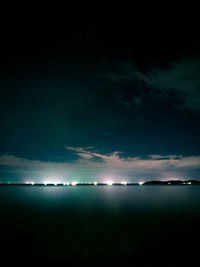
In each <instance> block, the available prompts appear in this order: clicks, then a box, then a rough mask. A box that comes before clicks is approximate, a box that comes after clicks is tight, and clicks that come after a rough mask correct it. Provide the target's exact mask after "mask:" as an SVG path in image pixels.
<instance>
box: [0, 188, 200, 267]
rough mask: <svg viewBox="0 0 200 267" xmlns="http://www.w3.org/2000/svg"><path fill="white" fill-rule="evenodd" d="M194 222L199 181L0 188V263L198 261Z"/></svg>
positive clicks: (199, 218) (198, 214)
mask: <svg viewBox="0 0 200 267" xmlns="http://www.w3.org/2000/svg"><path fill="white" fill-rule="evenodd" d="M199 226H200V186H198V185H189V186H179V185H172V186H160V185H149V186H102V187H101V186H92V187H91V186H84V187H81V186H70V187H69V186H68V187H67V186H66V187H56V186H53V187H48V186H46V187H45V186H41V187H40V186H16V187H15V186H2V187H0V242H1V249H0V262H5V263H10V261H13V260H14V261H15V262H19V263H27V264H28V263H33V262H35V263H42V262H45V263H47V264H50V263H52V264H54V266H55V264H57V265H59V264H60V265H63V266H70V265H71V266H72V265H73V266H105V265H108V266H111V265H113V266H126V265H127V266H128V265H129V266H183V264H186V266H199V265H198V264H197V265H193V262H194V264H195V262H196V259H198V256H199V253H200V252H199V248H200V230H199ZM179 264H180V265H179ZM1 266H4V265H1Z"/></svg>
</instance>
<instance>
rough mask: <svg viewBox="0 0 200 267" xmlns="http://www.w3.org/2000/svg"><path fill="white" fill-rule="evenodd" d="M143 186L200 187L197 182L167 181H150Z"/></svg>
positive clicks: (199, 183) (199, 182)
mask: <svg viewBox="0 0 200 267" xmlns="http://www.w3.org/2000/svg"><path fill="white" fill-rule="evenodd" d="M143 185H200V181H197V180H186V181H184V180H167V181H149V182H145V183H144V184H143Z"/></svg>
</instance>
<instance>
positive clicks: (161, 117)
mask: <svg viewBox="0 0 200 267" xmlns="http://www.w3.org/2000/svg"><path fill="white" fill-rule="evenodd" d="M122 2H123V3H122ZM124 2H125V1H109V3H106V1H93V4H91V3H90V5H87V3H86V2H84V3H82V4H81V5H80V4H79V3H78V2H76V1H74V2H73V4H72V3H71V4H68V5H67V6H66V7H61V6H59V5H58V4H57V5H56V6H55V3H54V5H53V4H50V3H49V4H48V5H46V4H44V5H43V6H42V4H41V3H40V4H38V5H37V4H36V3H34V4H33V5H32V4H31V3H29V5H27V6H24V4H23V5H20V4H19V3H17V4H16V3H15V4H13V3H12V1H11V2H10V3H9V4H7V6H5V7H3V9H2V15H1V22H0V33H1V51H0V54H1V65H0V88H1V97H0V129H1V130H0V181H2V182H7V181H15V182H23V181H38V182H41V181H44V180H48V181H55V180H56V181H61V182H62V181H63V182H64V181H72V180H76V181H78V182H86V181H105V180H107V179H109V180H113V181H116V182H117V181H121V180H126V181H129V182H137V181H141V180H142V181H146V180H152V179H171V178H176V179H197V180H198V179H200V174H199V171H200V116H199V115H200V41H199V40H198V36H199V31H198V29H196V28H197V21H198V16H197V15H198V14H196V12H195V7H194V9H193V10H192V9H190V8H187V12H183V11H182V10H180V9H177V10H175V7H173V8H172V7H168V8H167V9H166V8H165V7H164V6H163V7H162V9H161V10H163V11H162V12H161V11H159V12H157V10H156V9H154V7H152V6H151V11H150V9H149V8H150V5H149V6H147V5H146V6H142V5H141V6H140V7H139V6H136V5H135V6H134V7H131V6H128V5H127V4H125V3H124ZM152 10H153V11H152ZM164 11H166V12H165V14H164Z"/></svg>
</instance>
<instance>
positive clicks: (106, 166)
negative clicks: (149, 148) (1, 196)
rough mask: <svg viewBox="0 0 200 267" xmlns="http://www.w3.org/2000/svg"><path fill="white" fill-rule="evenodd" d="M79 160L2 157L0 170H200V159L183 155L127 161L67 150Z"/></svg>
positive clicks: (79, 149) (77, 149) (84, 150)
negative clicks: (54, 160)
mask: <svg viewBox="0 0 200 267" xmlns="http://www.w3.org/2000/svg"><path fill="white" fill-rule="evenodd" d="M65 148H66V149H67V150H70V151H72V152H73V153H75V154H76V156H78V158H77V159H76V160H74V161H70V162H67V161H66V162H45V161H40V160H30V159H26V158H22V157H17V156H14V155H7V154H4V155H1V156H0V166H7V167H14V168H17V169H23V170H24V169H29V168H30V169H34V170H36V171H37V170H42V169H48V170H52V171H55V170H56V171H71V172H73V171H76V170H79V171H80V172H81V171H83V172H85V171H88V172H90V171H93V172H106V171H108V172H112V171H113V172H115V173H116V172H119V173H120V172H126V171H128V172H133V173H134V172H138V173H141V174H142V173H147V172H152V171H155V172H156V171H158V172H162V171H167V170H175V171H178V170H184V169H185V170H195V169H200V156H182V155H166V156H165V155H149V156H147V157H144V158H142V157H125V156H124V155H123V153H122V152H120V151H114V152H112V153H109V154H103V153H100V152H98V151H96V150H95V149H94V148H92V147H86V148H84V147H72V146H66V147H65Z"/></svg>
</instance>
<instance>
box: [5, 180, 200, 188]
mask: <svg viewBox="0 0 200 267" xmlns="http://www.w3.org/2000/svg"><path fill="white" fill-rule="evenodd" d="M141 185H142V186H143V185H166V186H170V185H180V186H183V185H200V181H198V180H167V181H160V180H159V181H155V180H152V181H147V182H139V183H128V182H127V183H126V182H122V183H106V182H105V183H97V182H88V183H74V182H72V183H57V184H54V183H11V182H8V183H0V186H54V187H55V186H141Z"/></svg>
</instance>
